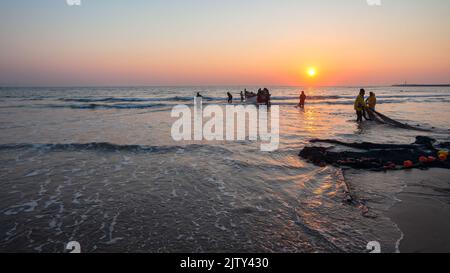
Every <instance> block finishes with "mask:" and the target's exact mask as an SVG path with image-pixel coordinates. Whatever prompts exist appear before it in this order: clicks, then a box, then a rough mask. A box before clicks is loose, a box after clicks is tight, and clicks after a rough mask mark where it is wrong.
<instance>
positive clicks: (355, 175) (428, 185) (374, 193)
mask: <svg viewBox="0 0 450 273" xmlns="http://www.w3.org/2000/svg"><path fill="white" fill-rule="evenodd" d="M449 175H450V170H446V169H429V170H408V171H389V172H375V173H374V172H368V171H353V170H350V171H347V172H346V181H347V184H349V187H350V190H351V193H352V195H353V196H354V197H355V198H356V200H358V201H359V202H362V203H364V204H365V205H367V207H368V209H369V211H370V213H369V216H375V217H376V218H384V217H388V218H390V219H391V220H392V222H393V223H395V225H396V228H397V230H398V235H397V236H398V240H397V242H396V251H397V252H401V253H430V252H432V253H434V252H437V253H441V252H442V253H445V252H449V251H450V236H449V234H448V230H450V217H449V216H450V184H449V181H448V177H449ZM386 185H389V187H388V188H386V187H385V186H386ZM382 188H384V189H382ZM387 192H391V193H393V195H389V194H386V193H387ZM384 250H386V249H384ZM382 252H384V251H383V245H382Z"/></svg>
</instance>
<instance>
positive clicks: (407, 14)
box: [0, 0, 450, 86]
mask: <svg viewBox="0 0 450 273" xmlns="http://www.w3.org/2000/svg"><path fill="white" fill-rule="evenodd" d="M381 3H382V5H381V6H370V5H368V4H367V0H339V1H336V0H308V1H304V0H81V6H70V5H68V4H67V3H66V0H33V1H30V0H2V1H0V86H101V85H105V86H115V85H128V86H129V85H160V86H162V85H172V86H175V85H257V86H261V85H293V86H309V85H311V86H313V85H322V86H326V85H332V86H337V85H390V84H396V83H404V82H405V81H406V82H408V83H421V84H425V83H427V84H429V83H450V56H449V52H450V35H449V33H450V16H448V14H450V1H448V0H381ZM311 67H313V68H315V69H316V71H317V74H316V75H315V76H314V77H309V76H308V74H307V71H308V69H310V68H311Z"/></svg>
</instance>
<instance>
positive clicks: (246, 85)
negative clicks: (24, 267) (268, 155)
mask: <svg viewBox="0 0 450 273" xmlns="http://www.w3.org/2000/svg"><path fill="white" fill-rule="evenodd" d="M258 86H260V87H302V88H314V87H355V88H356V87H414V86H417V87H421V86H437V87H439V86H450V84H445V83H430V84H361V85H358V84H343V85H284V84H280V85H275V84H269V85H257V84H254V85H252V84H205V85H203V84H198V85H195V84H187V85H182V84H174V85H164V84H163V85H152V84H150V85H147V84H123V85H122V84H120V85H106V84H105V85H100V84H98V85H97V84H93V85H0V89H1V88H121V87H122V88H124V87H252V88H255V87H258Z"/></svg>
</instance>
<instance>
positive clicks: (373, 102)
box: [366, 92, 377, 111]
mask: <svg viewBox="0 0 450 273" xmlns="http://www.w3.org/2000/svg"><path fill="white" fill-rule="evenodd" d="M369 94H370V96H369V97H368V98H367V100H366V105H367V107H368V108H369V109H371V110H374V111H375V107H376V106H377V97H376V96H375V93H373V92H370V93H369Z"/></svg>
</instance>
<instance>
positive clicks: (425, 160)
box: [419, 156, 428, 163]
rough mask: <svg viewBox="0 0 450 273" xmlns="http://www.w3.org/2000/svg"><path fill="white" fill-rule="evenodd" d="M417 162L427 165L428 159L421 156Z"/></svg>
mask: <svg viewBox="0 0 450 273" xmlns="http://www.w3.org/2000/svg"><path fill="white" fill-rule="evenodd" d="M419 162H420V163H427V162H428V158H427V157H426V156H421V157H419Z"/></svg>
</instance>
